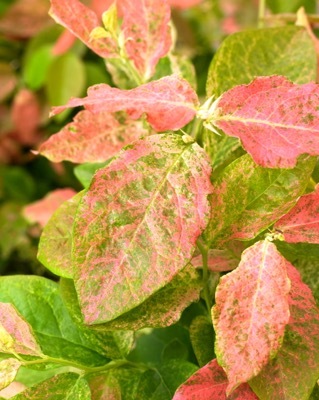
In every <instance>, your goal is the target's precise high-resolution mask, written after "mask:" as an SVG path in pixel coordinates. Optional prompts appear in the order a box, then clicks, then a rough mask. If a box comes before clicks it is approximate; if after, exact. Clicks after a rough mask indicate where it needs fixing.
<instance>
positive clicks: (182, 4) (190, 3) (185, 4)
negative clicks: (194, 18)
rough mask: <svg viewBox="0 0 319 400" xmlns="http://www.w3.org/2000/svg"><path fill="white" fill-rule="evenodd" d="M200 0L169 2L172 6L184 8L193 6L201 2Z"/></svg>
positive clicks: (171, 0)
mask: <svg viewBox="0 0 319 400" xmlns="http://www.w3.org/2000/svg"><path fill="white" fill-rule="evenodd" d="M201 1H202V0H169V4H170V5H171V6H172V7H176V8H180V9H184V8H189V7H194V6H196V5H198V4H200V3H201Z"/></svg>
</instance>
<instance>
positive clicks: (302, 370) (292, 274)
mask: <svg viewBox="0 0 319 400" xmlns="http://www.w3.org/2000/svg"><path fill="white" fill-rule="evenodd" d="M287 272H288V277H289V279H290V281H291V291H290V295H289V306H290V314H291V315H290V319H289V323H288V325H287V326H286V332H285V337H284V340H283V344H282V347H281V349H280V350H279V352H278V353H277V356H276V358H274V359H273V360H272V361H270V362H269V364H268V365H267V366H265V368H264V369H263V370H262V371H261V373H260V374H259V375H258V376H257V377H256V378H254V379H253V380H251V381H250V382H249V384H250V385H251V387H252V388H253V389H254V391H255V393H256V394H257V395H258V396H259V397H260V398H262V399H263V400H273V399H276V400H277V399H278V400H287V399H298V400H308V398H309V396H310V394H311V392H312V390H313V388H314V386H315V384H316V381H317V379H318V376H319V310H318V307H317V306H316V303H315V300H314V298H313V295H312V293H311V290H310V289H309V288H308V287H307V286H306V285H305V284H304V283H303V282H302V281H301V279H300V275H299V273H298V271H297V270H296V269H295V268H294V267H293V266H292V265H291V264H289V263H288V264H287Z"/></svg>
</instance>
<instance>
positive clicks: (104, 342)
mask: <svg viewBox="0 0 319 400" xmlns="http://www.w3.org/2000/svg"><path fill="white" fill-rule="evenodd" d="M0 301H1V302H6V303H12V304H13V306H14V307H15V308H16V309H17V311H18V312H19V313H20V314H21V316H22V317H23V318H24V319H25V320H26V321H27V322H28V324H29V325H31V326H32V329H33V333H34V337H35V339H36V341H37V342H38V343H39V345H40V347H41V349H42V352H43V354H45V355H46V356H49V357H53V358H56V359H61V360H62V362H63V364H64V365H65V361H69V362H75V363H77V364H80V365H84V366H86V367H88V366H101V365H105V364H106V363H107V362H109V359H110V358H121V357H122V352H121V350H120V349H119V344H118V341H119V340H118V338H115V335H114V334H113V332H110V333H108V332H103V335H104V336H103V339H100V340H98V339H99V337H98V336H96V337H95V339H93V338H92V337H91V338H88V337H87V334H86V332H85V331H83V330H81V329H80V328H79V327H78V326H77V325H76V324H75V323H74V322H73V321H72V319H71V317H70V315H69V313H68V311H67V309H66V307H65V305H64V304H63V301H62V298H61V296H60V293H59V286H58V285H57V283H56V282H53V281H51V280H49V279H46V278H42V277H39V276H2V277H1V278H0ZM100 338H101V334H100ZM122 341H124V337H123V335H122Z"/></svg>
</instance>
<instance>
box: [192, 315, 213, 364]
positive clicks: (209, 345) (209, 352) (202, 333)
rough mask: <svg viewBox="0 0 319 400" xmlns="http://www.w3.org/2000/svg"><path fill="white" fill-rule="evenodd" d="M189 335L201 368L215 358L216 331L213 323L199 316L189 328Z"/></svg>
mask: <svg viewBox="0 0 319 400" xmlns="http://www.w3.org/2000/svg"><path fill="white" fill-rule="evenodd" d="M189 335H190V339H191V342H192V346H193V350H194V353H195V355H196V358H197V361H198V364H199V366H200V367H202V366H204V365H205V364H207V363H208V362H209V361H211V360H212V359H213V358H215V357H216V356H215V352H214V341H215V331H214V327H213V325H212V323H211V321H210V320H209V319H208V318H207V317H206V316H204V315H199V316H197V317H196V318H194V320H193V321H192V323H191V325H190V327H189Z"/></svg>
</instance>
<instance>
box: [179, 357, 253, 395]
mask: <svg viewBox="0 0 319 400" xmlns="http://www.w3.org/2000/svg"><path fill="white" fill-rule="evenodd" d="M227 385H228V380H227V376H226V374H225V372H224V370H223V369H222V368H221V367H220V366H219V365H218V364H217V361H216V360H213V361H211V362H209V363H208V364H207V365H205V366H204V367H202V368H201V369H200V370H198V371H197V372H195V374H194V375H192V376H191V377H190V378H189V379H188V380H187V381H186V382H185V383H183V384H182V385H181V386H180V387H179V388H178V389H177V391H176V393H175V395H174V397H173V400H212V399H214V400H226V388H227ZM227 399H229V400H258V397H257V396H256V395H255V394H254V393H253V391H252V390H251V389H250V387H249V386H248V385H247V384H246V383H243V384H242V385H240V386H239V387H238V388H237V389H235V390H234V392H233V393H232V394H231V395H230V396H227Z"/></svg>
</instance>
